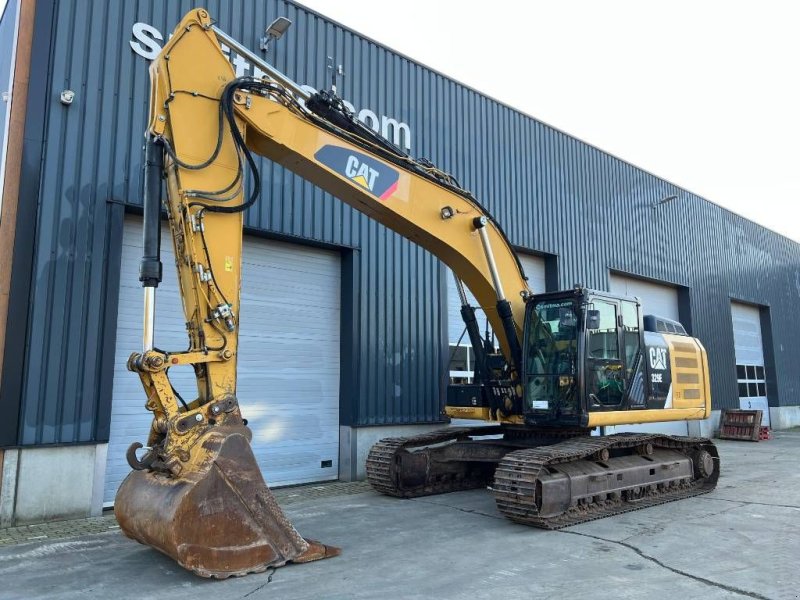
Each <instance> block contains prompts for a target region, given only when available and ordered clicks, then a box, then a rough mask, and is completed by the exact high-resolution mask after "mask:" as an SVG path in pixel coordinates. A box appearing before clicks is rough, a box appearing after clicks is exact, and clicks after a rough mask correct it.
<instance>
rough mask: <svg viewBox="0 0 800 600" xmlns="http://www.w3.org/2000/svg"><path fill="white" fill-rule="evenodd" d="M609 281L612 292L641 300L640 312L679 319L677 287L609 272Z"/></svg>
mask: <svg viewBox="0 0 800 600" xmlns="http://www.w3.org/2000/svg"><path fill="white" fill-rule="evenodd" d="M609 283H610V285H611V293H613V294H619V295H621V296H636V297H638V298H639V300H641V302H642V311H643V313H642V314H645V315H658V316H659V317H666V318H668V319H673V320H674V321H680V320H681V319H680V314H679V311H678V289H677V288H675V287H673V286H671V285H662V284H658V283H653V282H651V281H644V280H643V279H636V278H634V277H625V276H624V275H616V274H614V273H612V274H611V276H610V278H609Z"/></svg>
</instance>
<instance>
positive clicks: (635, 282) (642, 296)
mask: <svg viewBox="0 0 800 600" xmlns="http://www.w3.org/2000/svg"><path fill="white" fill-rule="evenodd" d="M609 285H610V291H611V293H613V294H619V295H621V296H636V297H637V298H639V300H640V301H641V303H642V314H643V315H658V316H659V317H666V318H667V319H673V320H675V321H680V314H679V312H678V289H677V288H675V287H673V286H671V285H662V284H658V283H653V282H651V281H645V280H643V279H636V278H635V277H626V276H624V275H618V274H616V273H611V274H610V275H609ZM620 431H643V432H649V433H668V434H671V435H688V432H689V427H688V425H687V423H686V421H672V422H666V423H645V424H642V425H620V426H618V427H608V428H607V429H606V432H607V433H614V432H620Z"/></svg>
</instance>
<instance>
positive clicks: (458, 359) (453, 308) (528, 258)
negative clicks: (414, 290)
mask: <svg viewBox="0 0 800 600" xmlns="http://www.w3.org/2000/svg"><path fill="white" fill-rule="evenodd" d="M519 259H520V262H521V263H522V268H523V269H524V270H525V275H526V276H527V277H528V287H530V288H531V290H533V292H534V293H541V292H544V291H545V276H544V273H545V268H544V259H543V258H542V257H540V256H533V255H531V254H519ZM465 290H466V292H467V297H468V299H469V303H470V304H471V305H472V306H474V307H476V309H477V310H476V311H475V316H476V317H477V319H478V324H479V326H480V330H481V334H483V332H484V331H485V329H486V316H485V315H484V314H483V311H482V310H481V309H480V308H479V307H478V302H477V301H476V300H475V297H474V296H473V295H472V294H471V293H470V291H469V290H467V289H466V288H465ZM490 329H491V328H490ZM447 335H448V340H449V342H450V353H451V355H452V356H453V360H452V361H451V364H450V376H451V378H453V380H454V381H460V382H467V381H469V380H470V378H471V377H472V368H473V365H472V348H471V347H470V344H469V337H468V336H467V335H466V333H465V332H464V319H462V318H461V300H460V299H459V297H458V291H457V290H456V283H455V279H454V278H453V273H452V271H450V269H447ZM459 339H460V340H461V341H460V342H459ZM456 345H458V348H456Z"/></svg>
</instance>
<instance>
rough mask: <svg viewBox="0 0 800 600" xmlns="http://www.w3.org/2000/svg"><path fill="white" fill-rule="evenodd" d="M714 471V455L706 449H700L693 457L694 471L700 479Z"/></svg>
mask: <svg viewBox="0 0 800 600" xmlns="http://www.w3.org/2000/svg"><path fill="white" fill-rule="evenodd" d="M713 472H714V457H712V456H711V454H710V453H709V452H708V451H707V450H700V451H699V452H698V453H697V454H695V457H694V473H695V475H696V476H697V477H698V478H700V479H705V478H706V477H709V476H710V475H711V474H712V473H713Z"/></svg>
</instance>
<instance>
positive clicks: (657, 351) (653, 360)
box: [650, 348, 667, 371]
mask: <svg viewBox="0 0 800 600" xmlns="http://www.w3.org/2000/svg"><path fill="white" fill-rule="evenodd" d="M650 366H651V367H652V368H653V369H657V370H659V371H663V370H664V369H666V368H667V349H666V348H650Z"/></svg>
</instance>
